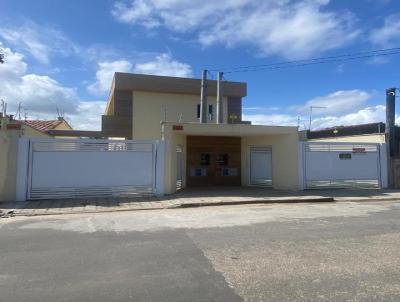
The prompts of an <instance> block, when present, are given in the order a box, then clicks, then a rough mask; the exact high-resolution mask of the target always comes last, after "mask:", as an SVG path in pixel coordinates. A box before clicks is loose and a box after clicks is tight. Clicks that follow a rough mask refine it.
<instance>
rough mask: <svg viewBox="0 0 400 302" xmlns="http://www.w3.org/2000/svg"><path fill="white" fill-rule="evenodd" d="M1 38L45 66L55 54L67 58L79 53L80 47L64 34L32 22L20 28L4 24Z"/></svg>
mask: <svg viewBox="0 0 400 302" xmlns="http://www.w3.org/2000/svg"><path fill="white" fill-rule="evenodd" d="M0 37H1V38H3V39H4V40H5V41H7V43H8V44H9V45H12V46H13V47H14V48H15V49H16V50H17V51H19V52H24V53H28V54H29V55H31V56H33V57H34V58H35V59H36V60H38V61H39V62H41V63H44V64H49V63H50V58H51V57H52V56H53V55H55V54H57V55H63V56H65V55H69V54H71V53H77V52H78V47H77V46H76V45H75V44H74V43H73V42H71V41H70V40H69V39H68V38H67V37H66V36H65V35H64V33H62V32H61V31H59V30H57V29H54V28H52V27H49V26H46V27H44V26H43V27H42V26H39V25H37V24H36V23H34V22H32V21H25V23H24V24H23V25H21V26H18V27H13V26H8V25H7V24H2V29H1V31H0Z"/></svg>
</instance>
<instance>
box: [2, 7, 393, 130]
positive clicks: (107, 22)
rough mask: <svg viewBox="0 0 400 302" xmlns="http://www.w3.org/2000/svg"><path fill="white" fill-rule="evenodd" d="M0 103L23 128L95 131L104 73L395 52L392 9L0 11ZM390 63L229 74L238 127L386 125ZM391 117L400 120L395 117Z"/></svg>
mask: <svg viewBox="0 0 400 302" xmlns="http://www.w3.org/2000/svg"><path fill="white" fill-rule="evenodd" d="M0 43H1V45H0V47H2V48H3V51H4V52H5V55H6V62H5V64H2V65H0V98H2V99H4V100H6V101H7V102H8V104H9V113H13V111H15V110H16V107H17V104H18V103H19V102H22V106H23V107H24V109H25V110H26V111H27V115H28V118H45V119H49V118H54V116H55V114H56V108H59V110H62V111H64V112H65V117H66V118H67V119H69V120H70V122H71V123H72V124H73V126H74V127H76V128H81V129H96V128H99V125H100V115H101V114H102V112H103V110H104V104H105V101H106V99H107V94H108V89H109V85H110V81H111V78H112V74H113V72H114V71H125V72H137V73H150V74H161V75H173V76H189V77H199V75H200V74H201V70H202V69H203V68H209V69H215V68H218V67H225V66H228V67H230V66H238V65H239V66H240V65H257V64H268V63H273V62H280V61H286V60H295V59H307V58H315V57H321V56H331V55H340V54H346V53H353V52H359V51H369V50H375V49H382V48H390V47H398V46H400V3H399V2H398V1H395V0H357V1H348V0H336V1H335V0H331V1H329V0H303V1H300V0H299V1H292V0H263V1H256V0H220V1H215V0H96V1H65V0H58V1H54V0H30V1H26V0H0ZM399 58H400V55H397V56H396V55H395V56H391V57H385V58H376V59H364V60H359V61H356V62H345V63H332V64H326V65H317V66H307V67H300V68H292V69H282V70H269V71H259V72H251V73H233V74H227V75H226V78H227V79H228V80H235V81H244V82H247V83H248V97H246V99H245V100H244V108H245V110H244V118H245V119H248V120H252V121H253V123H257V124H274V125H297V121H298V117H299V116H300V119H301V123H300V126H301V127H304V125H305V124H306V120H307V119H308V108H309V106H311V105H314V106H323V107H326V108H325V109H319V110H315V115H314V122H313V128H321V127H329V126H334V125H346V124H347V125H348V124H357V123H367V122H375V121H383V120H384V101H385V89H386V88H389V87H400V78H399V77H398V74H399V72H400V61H399ZM398 112H400V110H399V111H398Z"/></svg>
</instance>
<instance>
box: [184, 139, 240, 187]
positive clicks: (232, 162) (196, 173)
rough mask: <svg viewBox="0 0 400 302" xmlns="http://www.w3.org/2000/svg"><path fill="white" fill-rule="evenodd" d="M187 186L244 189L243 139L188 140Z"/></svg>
mask: <svg viewBox="0 0 400 302" xmlns="http://www.w3.org/2000/svg"><path fill="white" fill-rule="evenodd" d="M186 166H187V171H186V173H187V174H186V175H187V185H188V186H210V185H226V186H228V185H235V186H240V185H241V138H240V137H221V136H188V137H187V165H186Z"/></svg>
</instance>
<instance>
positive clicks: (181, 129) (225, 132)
mask: <svg viewBox="0 0 400 302" xmlns="http://www.w3.org/2000/svg"><path fill="white" fill-rule="evenodd" d="M162 128H163V132H164V133H165V132H167V131H171V132H172V133H174V134H181V135H198V136H240V137H245V136H270V135H297V127H291V126H262V125H249V124H200V123H171V122H165V123H162Z"/></svg>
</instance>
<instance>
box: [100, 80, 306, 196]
mask: <svg viewBox="0 0 400 302" xmlns="http://www.w3.org/2000/svg"><path fill="white" fill-rule="evenodd" d="M200 87H201V80H199V79H188V78H175V77H162V76H149V75H136V74H126V73H116V74H115V76H114V80H113V83H112V87H111V91H110V95H109V99H108V103H107V108H106V112H105V115H103V116H102V133H103V134H105V135H107V136H115V137H124V138H127V139H156V140H163V141H165V142H166V176H165V188H166V193H173V192H174V191H175V190H176V187H177V184H179V186H180V187H206V186H218V185H224V186H242V185H243V186H250V185H262V186H269V187H274V188H277V189H298V152H297V142H298V136H297V128H296V127H276V126H255V125H251V124H250V123H249V122H246V121H243V120H242V102H243V98H244V97H245V96H246V94H247V85H246V83H239V82H229V81H225V82H223V98H222V100H223V101H222V112H223V114H222V123H219V124H217V120H216V109H217V108H216V106H217V104H216V96H217V82H216V81H207V113H208V114H207V122H206V123H201V122H200Z"/></svg>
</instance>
